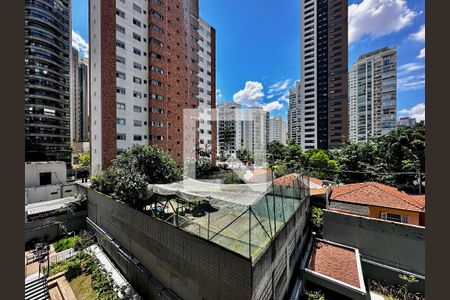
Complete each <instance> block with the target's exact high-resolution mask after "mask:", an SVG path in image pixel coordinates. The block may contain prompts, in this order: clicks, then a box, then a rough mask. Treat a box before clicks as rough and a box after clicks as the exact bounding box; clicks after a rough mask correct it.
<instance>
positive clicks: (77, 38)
mask: <svg viewBox="0 0 450 300" xmlns="http://www.w3.org/2000/svg"><path fill="white" fill-rule="evenodd" d="M72 47H74V48H75V49H77V50H78V52H79V53H80V56H88V55H89V44H88V43H87V42H86V41H85V40H84V39H83V38H82V37H81V35H80V34H79V33H78V32H76V31H73V30H72Z"/></svg>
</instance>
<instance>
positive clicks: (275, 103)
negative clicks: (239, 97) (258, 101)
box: [262, 101, 284, 112]
mask: <svg viewBox="0 0 450 300" xmlns="http://www.w3.org/2000/svg"><path fill="white" fill-rule="evenodd" d="M262 107H263V109H264V110H265V111H268V112H271V111H273V110H280V109H282V108H283V107H284V105H283V104H281V103H280V102H279V101H273V102H269V103H267V104H264V105H263V106H262Z"/></svg>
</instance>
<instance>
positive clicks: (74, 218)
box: [25, 211, 86, 243]
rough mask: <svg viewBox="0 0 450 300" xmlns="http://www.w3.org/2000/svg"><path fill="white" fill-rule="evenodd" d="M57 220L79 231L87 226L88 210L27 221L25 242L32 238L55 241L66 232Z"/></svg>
mask: <svg viewBox="0 0 450 300" xmlns="http://www.w3.org/2000/svg"><path fill="white" fill-rule="evenodd" d="M57 222H61V223H62V225H64V226H65V227H66V228H67V231H75V232H79V231H80V230H82V229H85V228H86V211H80V212H76V213H74V214H66V215H61V216H57V217H50V218H45V219H40V220H36V221H32V222H27V223H25V243H28V242H29V241H30V240H32V239H44V240H47V241H49V242H51V241H54V240H55V239H56V238H57V237H58V236H60V235H62V234H63V233H64V232H63V230H62V229H61V228H60V227H59V226H58V223H57Z"/></svg>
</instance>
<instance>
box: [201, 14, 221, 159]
mask: <svg viewBox="0 0 450 300" xmlns="http://www.w3.org/2000/svg"><path fill="white" fill-rule="evenodd" d="M198 33H199V51H198V54H199V73H198V77H199V86H198V87H199V118H200V120H199V139H198V144H199V147H200V148H202V149H206V150H208V151H210V153H211V157H212V158H213V160H214V159H215V156H216V153H217V138H216V136H217V122H216V120H215V118H212V112H214V110H215V109H216V30H215V29H214V28H213V27H212V26H211V25H209V24H208V23H207V22H206V21H205V20H203V19H201V18H200V27H199V30H198ZM211 110H213V111H211Z"/></svg>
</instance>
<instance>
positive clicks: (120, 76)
mask: <svg viewBox="0 0 450 300" xmlns="http://www.w3.org/2000/svg"><path fill="white" fill-rule="evenodd" d="M116 77H117V78H120V79H125V77H126V76H125V73H124V72H120V71H117V72H116Z"/></svg>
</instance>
